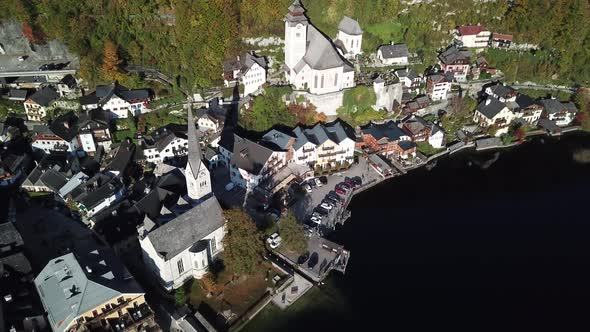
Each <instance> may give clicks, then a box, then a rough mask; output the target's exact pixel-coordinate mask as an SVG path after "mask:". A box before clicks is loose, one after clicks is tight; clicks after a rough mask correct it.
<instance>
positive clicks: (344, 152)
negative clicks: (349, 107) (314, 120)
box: [293, 121, 355, 168]
mask: <svg viewBox="0 0 590 332" xmlns="http://www.w3.org/2000/svg"><path fill="white" fill-rule="evenodd" d="M293 135H294V136H295V143H294V144H293V150H294V160H295V163H297V164H301V165H308V166H310V167H321V168H326V167H335V166H339V165H344V164H346V163H348V164H351V163H352V161H353V160H354V147H355V138H354V134H353V133H351V132H350V128H345V127H344V125H343V124H342V122H340V121H336V122H333V123H330V124H325V125H324V124H321V123H318V124H316V125H315V126H313V127H312V128H303V127H296V128H295V129H293Z"/></svg>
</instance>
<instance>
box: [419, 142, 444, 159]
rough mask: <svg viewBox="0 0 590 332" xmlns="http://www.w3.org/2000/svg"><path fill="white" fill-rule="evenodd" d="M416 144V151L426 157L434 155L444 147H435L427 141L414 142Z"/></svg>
mask: <svg viewBox="0 0 590 332" xmlns="http://www.w3.org/2000/svg"><path fill="white" fill-rule="evenodd" d="M416 145H417V147H418V151H420V152H421V153H422V154H423V155H425V156H427V157H428V156H432V155H435V154H437V153H439V152H441V151H442V150H444V149H435V148H434V147H432V145H430V143H428V142H416Z"/></svg>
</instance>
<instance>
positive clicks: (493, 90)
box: [485, 82, 518, 103]
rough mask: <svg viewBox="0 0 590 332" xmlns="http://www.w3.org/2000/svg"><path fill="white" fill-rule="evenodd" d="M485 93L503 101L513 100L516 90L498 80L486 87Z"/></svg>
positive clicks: (516, 94) (516, 93)
mask: <svg viewBox="0 0 590 332" xmlns="http://www.w3.org/2000/svg"><path fill="white" fill-rule="evenodd" d="M485 93H486V94H487V95H488V96H492V97H494V98H496V99H498V100H499V101H501V102H503V103H507V102H513V101H515V100H516V96H518V91H517V90H515V89H513V88H512V87H511V86H508V85H504V84H502V83H500V82H497V83H495V84H493V85H490V86H488V87H486V89H485Z"/></svg>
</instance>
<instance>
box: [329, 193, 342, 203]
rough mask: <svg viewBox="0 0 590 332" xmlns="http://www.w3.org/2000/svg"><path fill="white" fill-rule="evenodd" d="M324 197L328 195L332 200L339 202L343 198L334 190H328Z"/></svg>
mask: <svg viewBox="0 0 590 332" xmlns="http://www.w3.org/2000/svg"><path fill="white" fill-rule="evenodd" d="M326 197H329V198H331V199H332V200H335V201H337V202H340V203H342V202H344V198H342V197H340V196H338V194H337V193H336V192H334V191H330V192H329V193H328V194H327V195H326Z"/></svg>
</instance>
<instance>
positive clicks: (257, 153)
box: [229, 135, 286, 190]
mask: <svg viewBox="0 0 590 332" xmlns="http://www.w3.org/2000/svg"><path fill="white" fill-rule="evenodd" d="M229 165H230V179H231V181H232V182H233V183H234V184H236V185H238V186H240V187H242V188H245V189H246V190H253V189H254V188H255V187H257V186H258V184H260V183H261V182H262V181H264V180H265V179H267V178H269V177H271V176H273V175H274V174H276V173H277V172H278V171H279V170H280V169H281V168H283V167H284V166H286V152H283V151H274V150H272V149H271V148H269V147H268V146H266V145H265V144H259V143H256V142H254V141H252V140H250V139H247V138H243V137H240V136H238V135H234V145H233V153H232V158H231V160H230V164H229Z"/></svg>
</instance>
